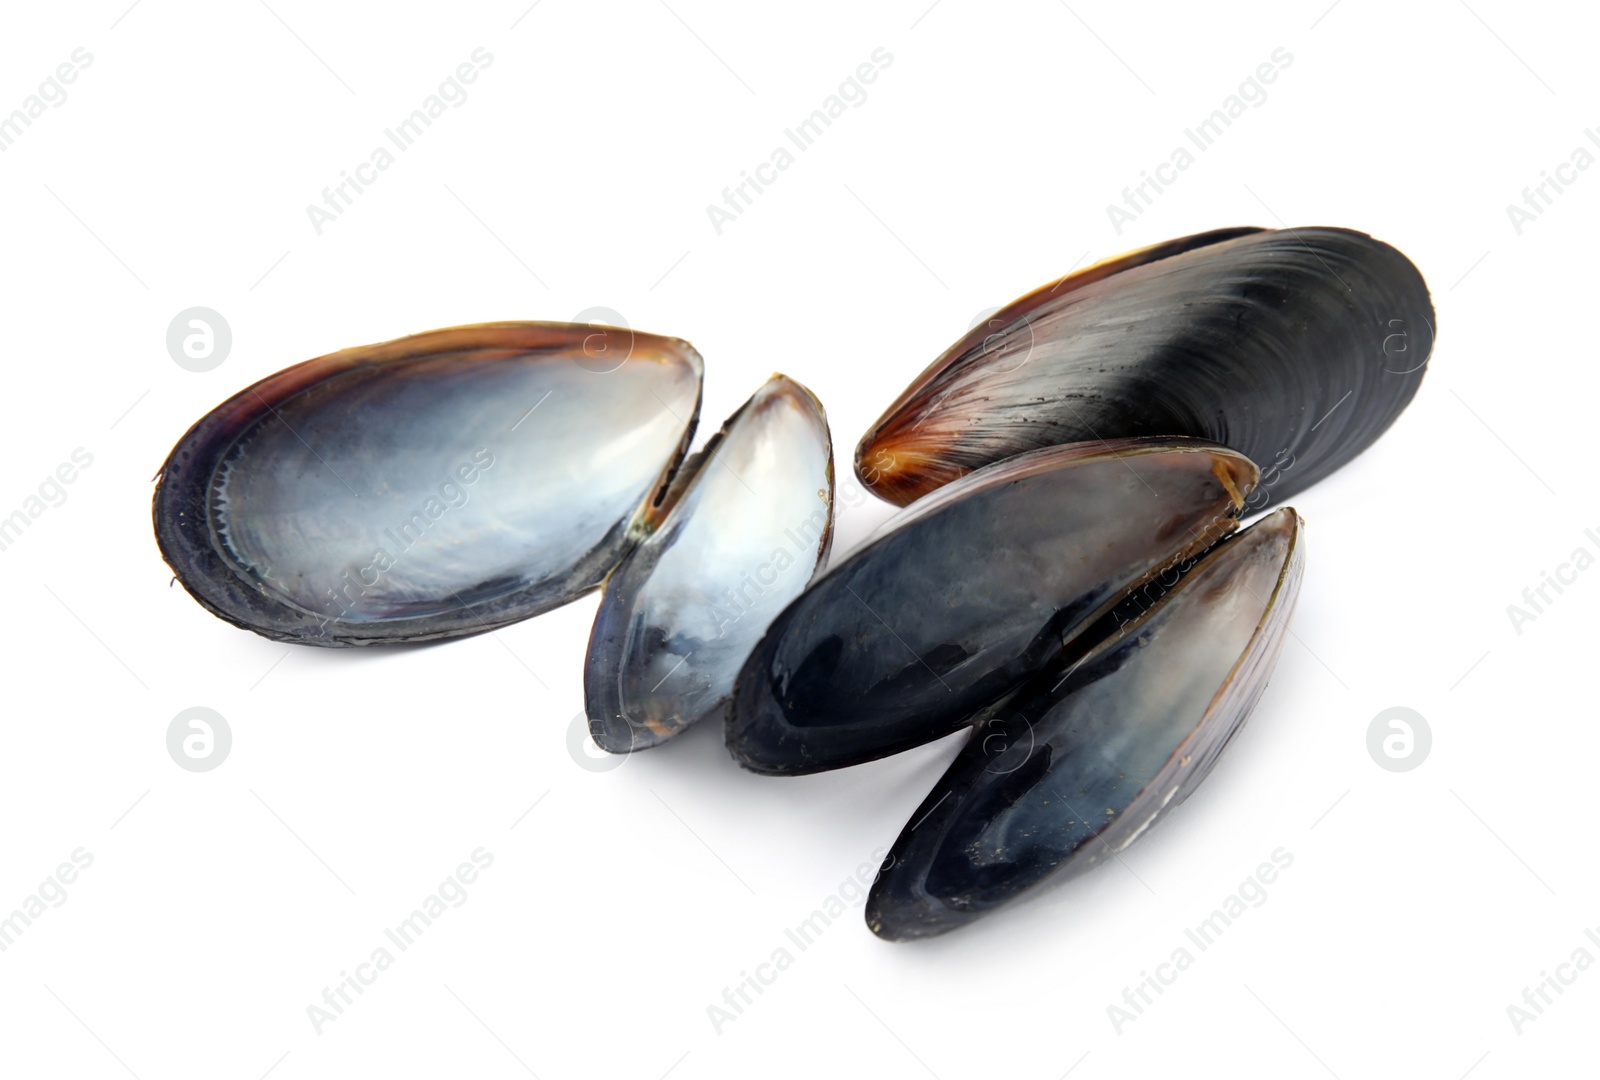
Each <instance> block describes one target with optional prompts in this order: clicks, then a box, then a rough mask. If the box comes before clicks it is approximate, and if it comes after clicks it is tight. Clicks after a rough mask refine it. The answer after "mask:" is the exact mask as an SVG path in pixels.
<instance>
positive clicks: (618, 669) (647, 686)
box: [584, 375, 833, 753]
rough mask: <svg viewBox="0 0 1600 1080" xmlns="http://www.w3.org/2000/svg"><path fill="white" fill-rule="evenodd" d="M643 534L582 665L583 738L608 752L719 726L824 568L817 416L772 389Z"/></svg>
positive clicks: (827, 478)
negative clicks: (714, 722)
mask: <svg viewBox="0 0 1600 1080" xmlns="http://www.w3.org/2000/svg"><path fill="white" fill-rule="evenodd" d="M649 530H650V535H649V536H648V537H647V538H646V539H645V540H643V541H642V542H641V543H640V544H639V546H638V547H636V548H634V549H633V551H632V552H630V553H629V555H628V557H627V558H626V559H624V560H623V562H622V565H620V566H618V567H617V569H616V571H615V572H614V573H613V574H612V575H611V577H610V578H609V579H607V581H606V583H605V592H604V594H603V595H602V597H601V600H600V611H599V614H598V615H597V616H596V617H595V623H594V631H593V633H592V635H591V636H590V639H589V655H588V659H587V661H586V662H585V665H584V696H585V698H586V702H587V708H588V715H589V731H590V734H591V735H592V736H593V737H594V740H595V742H597V743H598V744H599V745H600V746H601V747H602V748H604V749H606V750H610V751H612V752H614V753H626V752H627V751H630V750H638V749H642V748H644V747H647V746H654V745H656V744H658V743H660V742H662V741H664V740H666V739H668V738H670V737H671V736H673V735H676V734H677V733H678V732H679V731H682V730H683V729H684V728H686V727H688V726H689V725H690V724H693V723H695V722H696V721H699V720H701V719H704V718H706V717H708V716H716V717H720V716H721V713H722V711H723V709H724V707H725V705H726V703H727V700H728V696H729V695H730V694H731V693H732V691H733V681H734V676H736V675H737V674H738V672H739V668H740V666H741V665H742V664H743V663H744V659H745V657H746V656H748V655H749V653H750V648H751V646H752V645H754V644H755V643H756V641H757V640H758V639H759V638H760V637H761V634H762V632H763V631H764V630H765V629H766V628H767V624H768V623H769V622H770V621H771V620H772V617H773V616H774V615H776V614H777V613H778V612H779V611H782V610H783V608H784V607H785V606H786V605H787V604H788V603H789V601H790V600H792V599H794V597H795V596H797V595H798V594H799V593H800V591H801V590H802V589H804V588H805V587H806V584H807V582H809V581H810V580H811V577H812V574H813V573H814V572H815V571H816V569H817V566H818V565H819V564H820V563H821V562H822V561H823V560H825V559H826V558H827V554H828V548H829V546H830V544H831V542H832V539H833V452H832V444H831V443H830V441H829V438H828V422H827V419H826V417H825V416H824V414H823V410H822V403H821V402H819V401H818V400H817V399H816V398H815V397H814V396H813V395H812V393H811V392H810V391H809V390H807V389H806V388H805V387H804V386H802V385H800V384H799V383H797V382H795V381H794V380H792V379H789V378H787V377H785V376H783V375H775V376H773V377H772V379H771V380H770V381H769V382H768V383H767V384H766V385H765V386H763V387H762V388H761V389H760V390H758V391H757V392H756V394H755V396H753V397H752V398H751V399H750V400H749V401H747V402H746V403H745V404H744V405H743V406H742V407H741V408H740V409H739V411H738V412H736V413H735V414H734V415H733V416H732V417H731V418H730V419H729V420H728V422H727V424H726V425H725V426H724V427H723V429H722V430H721V431H720V432H718V433H717V434H716V435H715V436H713V437H712V439H711V440H710V442H708V443H707V444H706V447H705V448H704V449H703V450H701V451H699V452H698V453H697V454H695V455H692V456H691V457H690V458H689V459H688V460H687V461H686V462H685V463H684V465H683V468H682V469H680V470H679V473H678V476H677V478H676V479H675V480H674V481H673V484H672V489H671V490H670V491H669V492H668V494H667V497H666V498H665V499H664V500H663V501H662V505H661V506H659V507H656V508H653V509H652V510H651V512H650V515H649Z"/></svg>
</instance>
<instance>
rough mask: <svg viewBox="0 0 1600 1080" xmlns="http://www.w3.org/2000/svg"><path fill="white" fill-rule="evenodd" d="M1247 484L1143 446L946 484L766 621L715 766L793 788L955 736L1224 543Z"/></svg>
mask: <svg viewBox="0 0 1600 1080" xmlns="http://www.w3.org/2000/svg"><path fill="white" fill-rule="evenodd" d="M1257 476H1258V473H1257V470H1256V467H1255V466H1254V465H1253V464H1251V463H1250V461H1249V459H1247V458H1245V457H1243V456H1242V455H1240V454H1237V453H1235V452H1234V451H1232V450H1229V449H1226V448H1224V447H1220V446H1216V445H1213V444H1209V443H1203V442H1199V441H1197V440H1192V439H1148V440H1113V441H1111V442H1106V443H1084V444H1079V445H1075V446H1061V447H1049V448H1046V449H1043V450H1039V451H1035V452H1033V453H1030V454H1026V455H1023V456H1021V457H1018V458H1014V459H1012V460H1010V461H1006V462H1003V463H1001V464H998V465H993V466H990V467H989V468H987V469H983V470H980V471H979V472H976V473H973V474H971V475H969V476H966V477H963V478H962V479H961V480H959V481H956V482H955V483H953V484H951V485H949V486H948V487H946V488H944V489H942V490H940V491H939V492H937V493H936V494H934V495H933V496H931V497H929V498H927V499H925V500H923V501H922V502H920V503H918V504H917V505H916V506H914V507H912V508H911V509H910V510H908V511H906V512H905V513H904V514H902V515H901V516H900V518H899V519H897V520H894V521H891V522H890V523H889V524H888V525H887V526H886V527H885V529H884V531H882V532H881V533H880V534H879V535H878V536H877V537H876V538H875V539H872V540H871V541H869V542H868V543H867V544H866V545H865V546H863V547H861V548H859V549H857V550H856V551H855V552H853V553H852V554H851V555H850V556H849V557H848V558H846V559H845V560H844V561H842V562H841V563H839V564H837V565H835V566H834V567H832V568H831V569H830V570H829V571H828V573H826V574H825V575H823V576H821V577H820V578H818V580H817V581H816V582H815V583H814V584H813V585H812V586H811V587H810V588H809V589H807V590H806V591H805V592H804V593H803V594H802V595H801V596H800V597H799V598H798V599H796V600H795V601H794V602H793V603H792V604H790V605H789V606H788V607H787V608H786V609H784V611H783V613H782V614H780V615H779V616H778V617H777V618H776V619H775V620H774V621H773V623H772V626H771V628H770V629H769V630H768V632H767V634H766V636H765V637H764V638H763V639H762V640H761V642H760V643H759V644H758V645H757V646H756V648H755V650H754V651H753V652H752V653H751V654H750V657H749V659H748V660H747V661H746V663H745V665H744V669H743V671H742V672H741V673H740V675H739V679H738V683H737V686H736V688H735V691H734V702H733V707H732V710H731V712H730V715H729V719H728V726H727V741H728V748H729V750H730V751H731V752H732V754H733V756H734V757H735V759H737V760H738V761H739V763H740V764H742V765H744V766H745V767H746V768H749V769H752V770H754V771H757V772H764V773H778V774H798V773H808V772H816V771H819V770H823V769H832V768H838V767H840V766H843V765H852V764H856V763H858V762H862V761H868V760H871V759H873V758H877V757H882V756H884V755H886V754H892V753H897V752H899V751H901V750H905V749H908V748H909V747H912V746H916V745H920V744H921V743H925V742H928V741H930V740H932V739H935V738H938V737H940V736H942V735H946V734H949V733H950V732H952V731H955V730H957V728H959V727H960V726H961V725H963V724H964V723H967V722H969V721H970V718H971V715H972V714H973V712H974V711H976V710H977V709H979V708H982V707H983V706H985V705H987V704H989V703H990V702H992V701H993V700H994V699H995V698H997V697H999V696H1000V695H1001V694H1002V693H1004V692H1005V691H1007V690H1008V689H1010V688H1011V687H1012V686H1013V685H1015V684H1016V683H1017V682H1019V681H1021V680H1022V679H1025V678H1026V677H1028V676H1030V675H1032V674H1033V673H1034V672H1035V671H1036V670H1038V669H1039V668H1040V667H1041V666H1042V665H1044V664H1046V663H1047V662H1049V661H1050V660H1051V659H1052V658H1053V657H1055V656H1056V655H1058V654H1059V653H1060V651H1061V649H1062V646H1063V643H1064V642H1066V641H1070V640H1071V639H1072V637H1073V636H1074V635H1075V634H1076V633H1077V632H1078V630H1080V629H1081V628H1082V627H1084V626H1086V625H1088V623H1089V622H1091V621H1092V620H1093V619H1095V618H1097V617H1099V616H1101V615H1103V614H1105V613H1106V612H1107V611H1109V610H1110V608H1111V607H1112V605H1114V604H1116V603H1117V602H1118V601H1120V600H1122V599H1123V598H1124V597H1125V596H1126V595H1127V593H1128V592H1129V591H1130V590H1132V589H1134V588H1136V587H1138V586H1140V585H1141V584H1143V583H1145V582H1146V581H1148V580H1149V579H1150V578H1151V577H1152V576H1153V575H1155V574H1157V573H1158V572H1159V571H1161V570H1162V569H1163V567H1165V566H1167V565H1169V564H1170V563H1172V562H1173V561H1175V560H1177V559H1181V558H1183V557H1185V556H1186V555H1190V554H1193V553H1194V552H1197V551H1200V550H1202V549H1204V548H1206V547H1208V546H1209V545H1211V544H1212V543H1214V542H1215V541H1216V540H1217V539H1219V538H1220V537H1221V536H1223V535H1226V534H1227V533H1228V532H1229V531H1231V530H1232V529H1233V528H1234V527H1235V525H1236V522H1235V520H1234V518H1233V516H1232V515H1233V514H1234V513H1236V512H1237V510H1238V508H1239V507H1240V506H1241V505H1242V502H1243V499H1244V497H1245V496H1246V495H1248V493H1249V492H1250V490H1251V488H1252V487H1253V486H1254V485H1255V483H1256V480H1257Z"/></svg>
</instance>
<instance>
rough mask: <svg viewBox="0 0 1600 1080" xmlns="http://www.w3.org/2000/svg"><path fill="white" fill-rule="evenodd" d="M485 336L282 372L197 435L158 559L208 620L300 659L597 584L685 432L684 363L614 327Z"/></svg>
mask: <svg viewBox="0 0 1600 1080" xmlns="http://www.w3.org/2000/svg"><path fill="white" fill-rule="evenodd" d="M595 333H596V331H595V329H594V328H593V327H591V326H587V325H569V324H562V323H531V322H529V323H490V324H482V325H476V326H462V327H456V328H453V329H447V330H435V331H431V332H428V333H423V334H416V335H414V336H411V337H406V338H400V339H398V340H395V341H390V342H385V343H382V344H378V345H370V346H364V347H361V348H355V349H346V350H344V351H343V352H338V353H333V354H331V355H328V356H323V357H320V358H318V359H315V360H308V361H306V362H305V363H302V364H298V365H296V366H294V367H291V368H287V369H285V370H283V371H280V372H278V373H277V374H275V375H272V376H270V377H268V378H266V379H263V380H262V381H260V382H258V383H256V384H255V385H254V386H251V387H249V388H247V389H245V390H243V391H241V392H240V393H238V394H236V395H235V396H234V397H232V398H230V399H229V400H228V401H226V402H224V403H223V404H222V405H220V406H218V407H217V408H216V409H214V410H213V411H212V412H211V413H209V414H208V415H206V416H205V417H204V418H203V419H201V420H200V421H199V422H198V423H197V424H195V425H194V427H193V428H191V429H190V430H189V432H188V433H187V434H186V435H184V437H183V438H182V439H181V440H180V441H179V443H178V444H177V446H176V447H175V448H174V449H173V451H172V454H171V455H170V457H169V458H168V459H167V462H166V464H165V465H164V466H163V468H162V471H161V475H160V482H159V484H158V486H157V488H156V492H155V501H154V518H155V529H156V537H157V541H158V542H159V544H160V547H161V552H162V555H163V557H164V558H165V559H166V561H167V563H168V565H170V566H171V567H172V570H173V572H174V573H175V574H176V576H177V579H178V580H179V581H180V582H181V583H182V584H183V586H184V588H185V589H187V590H188V591H189V592H190V593H191V594H192V595H193V596H194V598H195V599H196V600H198V601H199V602H200V603H201V604H202V605H204V606H205V607H206V608H207V609H209V610H210V611H211V612H212V613H213V614H215V615H217V616H219V617H221V618H223V619H226V620H227V621H229V622H231V623H234V624H236V625H238V626H242V627H244V628H246V629H249V630H254V631H256V632H257V633H260V634H264V635H266V636H267V637H271V638H275V639H279V640H285V641H294V642H301V643H305V644H312V645H367V644H375V643H383V642H403V641H424V640H429V639H437V638H447V637H453V636H457V635H461V634H470V633H476V632H479V631H482V630H492V629H495V628H496V627H500V626H504V625H506V624H507V623H511V622H515V621H516V620H519V619H524V618H527V617H528V616H530V615H535V614H538V613H539V612H541V611H545V610H548V609H550V608H552V607H555V606H558V605H560V604H563V603H565V602H567V601H569V600H571V599H572V598H574V597H576V596H578V595H580V594H581V593H583V592H585V591H587V590H589V589H592V588H594V587H595V586H596V585H598V584H599V583H600V582H601V581H602V580H603V579H604V578H605V576H606V575H607V574H608V573H609V572H610V571H611V570H612V568H613V567H615V566H616V564H617V562H618V561H619V560H620V559H621V558H622V556H623V555H624V554H625V553H626V552H627V551H628V550H629V548H631V547H632V545H633V544H634V543H636V542H637V540H638V539H639V537H638V534H637V532H636V530H635V529H634V525H635V523H636V522H637V521H638V520H639V519H640V518H641V516H642V515H643V514H644V513H645V512H646V511H647V508H648V504H650V503H651V502H652V501H654V500H657V499H659V498H661V497H663V496H664V495H665V491H666V487H667V485H668V482H669V481H670V479H671V477H672V475H673V471H674V469H675V467H676V465H677V463H678V461H679V460H680V459H681V458H682V456H683V453H684V451H685V450H686V448H687V446H688V442H689V439H690V437H691V435H692V433H693V430H694V423H695V419H696V417H697V415H698V412H699V406H700V387H701V376H702V363H701V360H700V356H699V354H697V353H696V352H695V351H694V349H693V348H691V347H690V346H689V344H688V343H687V342H684V341H679V340H677V339H675V338H665V337H657V336H655V335H653V334H644V333H637V332H630V331H618V332H617V333H621V334H626V335H627V336H628V338H629V340H630V342H631V349H630V351H629V352H628V354H627V356H626V358H625V359H624V360H622V361H621V363H620V364H618V363H617V361H616V360H615V359H614V358H610V357H608V358H607V359H606V360H605V362H604V363H598V362H596V361H595V359H594V355H593V350H592V348H586V345H592V339H593V337H594V335H595Z"/></svg>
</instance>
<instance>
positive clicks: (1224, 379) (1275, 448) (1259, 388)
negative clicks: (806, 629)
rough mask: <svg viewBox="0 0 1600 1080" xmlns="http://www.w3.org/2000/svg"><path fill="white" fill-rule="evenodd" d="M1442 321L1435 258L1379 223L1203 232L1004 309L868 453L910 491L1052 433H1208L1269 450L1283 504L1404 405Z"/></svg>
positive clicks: (874, 470) (867, 475) (1248, 448)
mask: <svg viewBox="0 0 1600 1080" xmlns="http://www.w3.org/2000/svg"><path fill="white" fill-rule="evenodd" d="M1433 336H1434V314H1433V306H1432V304H1431V302H1430V301H1429V298H1428V289H1427V286H1426V284H1425V283H1424V282H1423V280H1422V275H1421V274H1420V273H1418V271H1417V268H1416V267H1415V266H1413V265H1412V264H1411V262H1410V260H1408V259H1407V258H1406V257H1405V256H1404V255H1402V254H1401V253H1400V252H1399V251H1396V250H1395V249H1394V248H1392V247H1390V246H1389V245H1388V244H1385V243H1382V242H1380V241H1378V240H1374V239H1373V238H1372V237H1370V236H1367V235H1366V234H1365V233H1359V232H1353V231H1351V230H1349V229H1336V228H1295V229H1276V230H1262V229H1255V228H1236V229H1223V230H1219V231H1216V232H1209V233H1202V234H1199V235H1197V236H1190V237H1185V238H1183V239H1179V240H1173V241H1169V242H1167V243H1164V244H1158V245H1156V246H1154V247H1149V248H1144V249H1142V250H1139V251H1135V252H1132V253H1130V254H1128V255H1124V256H1122V257H1120V258H1117V259H1112V260H1109V261H1107V262H1104V263H1100V264H1098V265H1096V266H1092V267H1089V268H1088V269H1085V270H1082V271H1079V272H1077V273H1075V274H1071V275H1069V276H1067V277H1065V278H1063V279H1061V280H1060V281H1057V282H1055V283H1053V284H1051V285H1048V286H1045V287H1042V288H1040V289H1038V290H1036V291H1034V292H1032V293H1030V294H1029V295H1027V296H1024V297H1022V298H1021V299H1019V300H1016V301H1014V302H1012V303H1011V304H1009V305H1008V306H1006V307H1005V308H1003V309H1001V310H1000V311H999V312H997V313H996V314H995V315H994V316H993V317H992V318H990V319H989V320H988V321H987V322H986V323H984V324H982V325H979V326H977V327H975V328H974V329H973V330H972V331H971V332H970V333H968V334H967V335H966V336H965V337H964V338H962V339H961V340H960V341H958V342H956V343H955V344H954V345H952V346H951V347H950V348H949V349H948V350H946V351H945V353H944V355H942V356H941V357H939V359H937V360H935V361H934V362H933V364H932V366H930V367H929V368H928V369H927V370H926V371H924V372H923V373H922V375H921V376H919V377H918V378H917V379H916V381H915V382H913V383H912V384H911V386H910V387H908V388H907V389H906V391H905V392H904V393H903V394H901V396H900V398H899V399H898V400H897V401H895V403H894V404H893V405H891V406H890V407H889V409H888V411H887V412H885V413H884V415H883V416H882V417H881V418H880V419H879V420H878V422H877V423H876V424H875V425H874V426H873V427H872V429H871V430H869V431H868V432H867V434H866V435H865V436H864V437H863V438H862V440H861V442H860V444H859V446H858V447H857V448H856V471H857V473H858V474H859V475H860V477H861V480H862V482H863V483H864V484H866V485H867V486H868V487H869V488H870V489H871V490H872V491H873V492H875V493H876V494H878V495H880V496H881V497H883V498H885V499H888V500H889V501H890V502H893V503H896V504H899V505H905V504H906V503H908V502H910V501H911V500H913V499H915V498H918V497H919V496H921V495H925V494H926V493H928V492H929V491H932V490H933V489H934V488H937V487H938V486H939V485H941V484H945V483H948V482H949V481H951V480H954V479H955V478H956V477H959V476H961V475H963V474H965V473H967V472H970V471H971V470H973V469H976V468H980V467H982V466H984V465H987V464H990V463H992V462H995V461H999V460H1002V459H1004V458H1006V457H1009V456H1011V455H1013V454H1018V453H1022V452H1025V451H1028V450H1033V449H1036V448H1038V447H1041V446H1049V445H1053V444H1056V443H1065V442H1077V441H1080V440H1084V439H1095V438H1107V439H1110V438H1119V437H1135V436H1154V435H1188V436H1193V437H1196V438H1202V439H1209V440H1212V441H1214V442H1217V443H1221V444H1223V445H1225V446H1230V447H1233V448H1234V449H1236V450H1238V451H1239V452H1241V453H1243V454H1244V455H1245V456H1246V457H1248V458H1250V459H1251V460H1252V461H1254V462H1255V463H1256V464H1257V466H1259V467H1260V469H1261V470H1262V473H1263V482H1262V487H1261V489H1260V490H1258V491H1257V493H1256V500H1255V502H1254V503H1253V504H1252V505H1253V508H1254V509H1263V508H1265V507H1266V506H1267V505H1269V504H1270V503H1275V502H1281V501H1282V500H1283V499H1285V498H1287V497H1289V496H1291V495H1293V494H1294V493H1296V492H1298V491H1301V490H1302V489H1304V488H1306V487H1307V486H1309V485H1310V484H1312V483H1315V482H1316V481H1317V480H1319V479H1321V478H1322V477H1324V476H1326V475H1327V474H1328V473H1330V472H1332V471H1333V470H1334V469H1337V468H1338V467H1339V466H1340V465H1342V464H1344V463H1345V462H1347V461H1349V460H1350V459H1351V458H1353V457H1355V456H1356V455H1357V454H1359V453H1361V452H1362V451H1363V450H1365V449H1366V448H1367V446H1369V445H1370V444H1371V443H1372V442H1373V440H1375V439H1376V438H1377V437H1378V436H1379V435H1381V434H1382V433H1383V432H1384V431H1385V430H1386V429H1387V428H1388V427H1389V425H1390V424H1392V423H1393V422H1394V420H1395V418H1396V417H1397V416H1398V415H1399V414H1400V412H1401V410H1403V409H1404V408H1405V407H1406V405H1407V403H1408V402H1410V400H1411V398H1412V396H1413V395H1414V394H1415V393H1416V392H1417V387H1418V386H1419V385H1420V384H1421V382H1422V377H1423V375H1424V373H1425V366H1426V363H1427V360H1428V356H1429V353H1430V350H1431V349H1432V347H1433Z"/></svg>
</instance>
